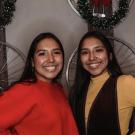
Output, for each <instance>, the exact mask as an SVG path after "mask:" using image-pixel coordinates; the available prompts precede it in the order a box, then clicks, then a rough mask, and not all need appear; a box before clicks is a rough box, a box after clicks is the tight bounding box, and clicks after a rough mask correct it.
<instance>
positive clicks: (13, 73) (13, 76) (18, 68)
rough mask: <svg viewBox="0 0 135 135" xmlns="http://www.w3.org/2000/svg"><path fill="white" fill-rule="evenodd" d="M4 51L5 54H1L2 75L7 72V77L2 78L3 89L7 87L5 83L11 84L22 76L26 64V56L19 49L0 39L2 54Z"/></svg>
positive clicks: (1, 85) (0, 73) (0, 71)
mask: <svg viewBox="0 0 135 135" xmlns="http://www.w3.org/2000/svg"><path fill="white" fill-rule="evenodd" d="M3 51H4V52H5V53H4V55H0V57H1V58H0V63H1V64H0V76H3V74H6V77H1V78H0V89H1V90H2V89H4V87H5V86H3V84H5V85H6V86H9V85H11V84H12V83H13V82H15V81H17V80H18V79H19V78H20V76H21V74H22V72H23V68H24V64H25V56H24V54H23V53H22V52H21V51H20V50H19V49H17V48H15V47H13V46H12V45H10V44H9V43H7V42H2V41H0V54H1V53H2V54H3Z"/></svg>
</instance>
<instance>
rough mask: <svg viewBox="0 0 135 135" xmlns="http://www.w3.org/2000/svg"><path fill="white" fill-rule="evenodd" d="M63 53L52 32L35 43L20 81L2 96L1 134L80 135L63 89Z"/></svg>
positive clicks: (0, 103) (0, 113)
mask: <svg viewBox="0 0 135 135" xmlns="http://www.w3.org/2000/svg"><path fill="white" fill-rule="evenodd" d="M63 61H64V51H63V47H62V44H61V42H60V40H59V39H58V38H57V37H56V36H55V35H54V34H52V33H41V34H39V35H38V36H37V37H36V38H35V39H34V40H33V42H32V44H31V47H30V50H29V53H28V57H27V61H26V65H25V69H24V72H23V74H22V77H21V79H20V80H19V81H18V82H17V83H16V84H15V85H13V86H12V87H10V88H9V90H7V91H5V92H4V93H2V94H1V96H0V135H16V134H17V135H78V131H77V128H76V125H75V121H74V118H73V115H72V113H71V110H70V107H69V104H68V100H67V98H66V96H65V93H64V90H63V88H62V86H61V85H60V84H59V83H58V82H57V79H58V78H59V77H60V76H61V73H62V69H63Z"/></svg>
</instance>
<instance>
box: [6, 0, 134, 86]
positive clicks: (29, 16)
mask: <svg viewBox="0 0 135 135" xmlns="http://www.w3.org/2000/svg"><path fill="white" fill-rule="evenodd" d="M14 15H15V17H14V19H13V21H12V23H11V24H10V25H8V26H7V28H6V37H7V42H9V43H10V44H12V45H13V46H16V47H17V48H19V49H20V50H21V51H23V52H24V53H25V55H26V54H27V52H28V48H29V46H30V43H31V41H32V40H33V38H34V37H35V36H36V35H37V34H39V33H40V32H47V31H50V32H53V33H54V34H56V35H57V36H58V37H59V38H60V39H61V41H62V43H63V46H64V49H65V52H66V62H67V59H68V58H69V56H70V54H71V52H72V51H73V50H74V48H75V47H76V46H77V45H78V42H79V40H80V38H81V37H82V35H83V34H84V33H85V32H86V31H87V24H86V23H85V21H84V20H83V19H81V18H80V17H79V16H78V15H77V14H76V13H75V12H74V11H73V10H72V9H71V7H70V6H69V4H68V2H67V0H18V1H17V2H16V11H15V14H14ZM134 25H135V3H133V5H132V7H131V10H130V13H129V15H128V17H127V18H126V19H125V20H124V21H123V22H122V23H120V24H119V25H118V26H117V27H116V28H115V31H114V33H115V36H116V37H118V38H121V39H123V40H125V41H126V42H129V43H130V44H131V45H132V46H134V47H135V27H134ZM64 76H65V74H64ZM63 78H64V77H63ZM63 83H64V84H65V81H63Z"/></svg>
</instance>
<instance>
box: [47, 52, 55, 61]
mask: <svg viewBox="0 0 135 135" xmlns="http://www.w3.org/2000/svg"><path fill="white" fill-rule="evenodd" d="M48 61H49V62H54V56H53V54H48Z"/></svg>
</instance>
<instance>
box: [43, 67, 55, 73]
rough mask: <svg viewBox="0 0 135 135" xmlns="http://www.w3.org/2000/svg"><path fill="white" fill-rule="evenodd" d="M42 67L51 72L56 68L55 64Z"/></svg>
mask: <svg viewBox="0 0 135 135" xmlns="http://www.w3.org/2000/svg"><path fill="white" fill-rule="evenodd" d="M44 68H45V69H46V70H47V71H48V72H53V71H55V69H56V66H44Z"/></svg>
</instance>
